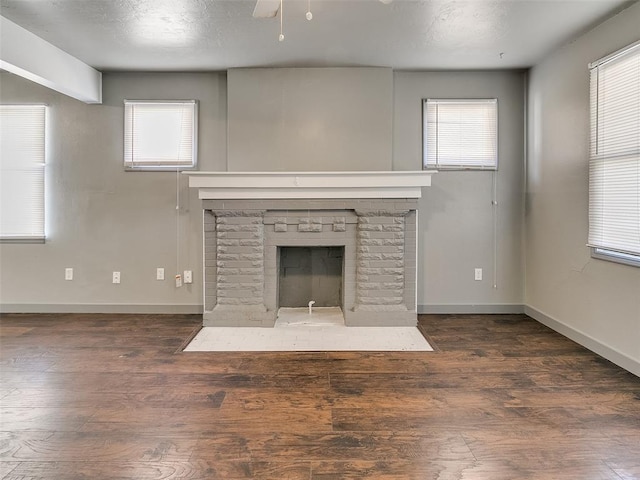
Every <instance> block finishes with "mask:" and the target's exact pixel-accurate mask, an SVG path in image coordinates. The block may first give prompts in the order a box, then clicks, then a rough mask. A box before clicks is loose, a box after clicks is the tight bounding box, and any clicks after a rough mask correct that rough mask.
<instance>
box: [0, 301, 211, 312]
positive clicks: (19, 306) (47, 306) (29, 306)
mask: <svg viewBox="0 0 640 480" xmlns="http://www.w3.org/2000/svg"><path fill="white" fill-rule="evenodd" d="M0 312H1V313H157V314H165V313H166V314H171V313H173V314H180V315H184V314H194V315H202V313H203V312H204V308H203V306H202V305H193V304H170V303H167V304H125V303H114V304H99V303H4V304H0Z"/></svg>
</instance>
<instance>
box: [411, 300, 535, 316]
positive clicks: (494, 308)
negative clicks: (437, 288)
mask: <svg viewBox="0 0 640 480" xmlns="http://www.w3.org/2000/svg"><path fill="white" fill-rule="evenodd" d="M519 313H524V305H522V304H520V303H513V304H512V303H497V304H484V303H483V304H476V305H474V304H465V305H461V304H443V305H418V314H420V315H425V314H427V315H428V314H442V315H447V314H458V315H466V314H485V315H491V314H497V315H501V314H519Z"/></svg>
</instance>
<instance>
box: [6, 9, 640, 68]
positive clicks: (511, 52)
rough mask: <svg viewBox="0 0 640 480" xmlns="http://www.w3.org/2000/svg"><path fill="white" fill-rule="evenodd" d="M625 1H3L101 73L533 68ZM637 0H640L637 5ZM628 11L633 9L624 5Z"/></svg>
mask: <svg viewBox="0 0 640 480" xmlns="http://www.w3.org/2000/svg"><path fill="white" fill-rule="evenodd" d="M629 3H630V2H627V1H625V0H420V1H418V0H395V1H394V2H393V3H391V4H390V5H385V4H383V3H381V2H379V1H377V0H311V11H312V12H313V20H311V21H307V20H306V19H305V13H306V11H307V4H308V0H284V17H283V25H284V34H285V40H284V41H283V42H279V41H278V34H279V33H280V16H279V15H278V16H277V17H275V18H270V19H256V18H253V17H252V12H253V8H254V5H255V1H254V0H0V13H1V14H2V16H4V17H6V18H8V19H9V20H11V21H13V22H15V23H17V24H18V25H20V26H22V27H24V28H26V29H27V30H30V31H31V32H33V33H35V34H36V35H38V36H40V37H41V38H43V39H45V40H47V41H49V42H50V43H52V44H54V45H56V46H57V47H59V48H61V49H62V50H64V51H66V52H68V53H70V54H71V55H73V56H75V57H77V58H79V59H80V60H82V61H84V62H85V63H87V64H89V65H91V66H93V67H95V68H97V69H99V70H103V71H104V70H161V71H191V70H197V71H200V70H225V69H227V68H232V67H263V66H272V67H276V66H278V67H282V66H300V67H302V66H306V67H320V66H321V67H325V66H336V67H339V66H386V67H393V68H395V69H494V68H499V69H503V68H526V67H530V66H532V65H534V64H535V63H537V62H538V61H539V60H540V59H541V58H543V57H544V55H545V54H547V53H548V52H550V51H551V50H552V49H554V48H556V47H558V46H559V45H561V44H563V43H565V42H567V41H569V40H571V39H572V38H574V37H575V36H576V35H578V34H579V33H581V32H583V31H585V30H587V29H588V28H590V27H591V26H593V25H595V24H596V23H598V22H599V21H601V20H603V19H605V18H607V17H608V16H610V15H612V14H613V13H615V12H617V11H619V10H620V9H621V8H623V7H624V6H626V5H628V4H629ZM631 3H633V2H631ZM623 14H624V13H623Z"/></svg>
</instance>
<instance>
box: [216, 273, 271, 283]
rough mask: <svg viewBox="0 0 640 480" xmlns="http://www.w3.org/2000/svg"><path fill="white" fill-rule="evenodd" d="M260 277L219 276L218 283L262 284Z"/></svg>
mask: <svg viewBox="0 0 640 480" xmlns="http://www.w3.org/2000/svg"><path fill="white" fill-rule="evenodd" d="M263 281H264V277H263V276H262V275H221V276H218V283H219V284H220V283H256V282H258V283H262V282H263Z"/></svg>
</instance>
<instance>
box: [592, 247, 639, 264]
mask: <svg viewBox="0 0 640 480" xmlns="http://www.w3.org/2000/svg"><path fill="white" fill-rule="evenodd" d="M591 257H592V258H597V259H598V260H605V261H607V262H614V263H621V264H623V265H629V266H632V267H640V255H629V254H626V253H619V252H614V251H612V250H605V249H603V248H594V247H591Z"/></svg>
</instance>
